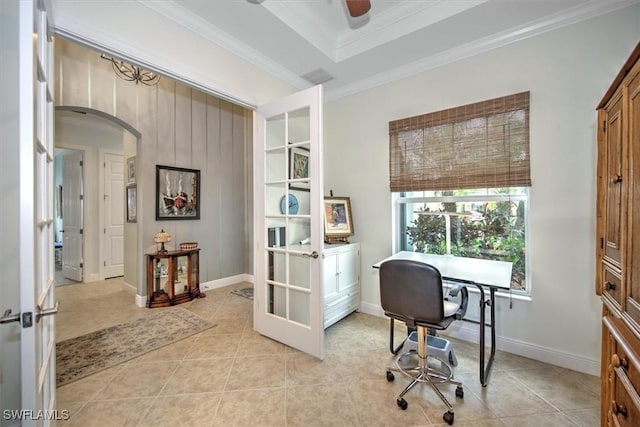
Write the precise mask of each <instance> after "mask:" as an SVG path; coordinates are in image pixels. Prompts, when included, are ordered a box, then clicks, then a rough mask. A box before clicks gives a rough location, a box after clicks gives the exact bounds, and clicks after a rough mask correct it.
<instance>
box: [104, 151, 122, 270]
mask: <svg viewBox="0 0 640 427" xmlns="http://www.w3.org/2000/svg"><path fill="white" fill-rule="evenodd" d="M103 231H104V240H103V246H102V248H103V255H104V278H105V279H108V278H110V277H118V276H123V275H124V162H123V159H122V155H121V154H111V153H105V154H104V230H103Z"/></svg>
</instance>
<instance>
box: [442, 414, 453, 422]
mask: <svg viewBox="0 0 640 427" xmlns="http://www.w3.org/2000/svg"><path fill="white" fill-rule="evenodd" d="M442 419H443V420H444V421H445V422H446V423H447V424H449V425H451V424H453V412H451V411H447V412H445V413H444V415H443V416H442Z"/></svg>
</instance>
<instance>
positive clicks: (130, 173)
mask: <svg viewBox="0 0 640 427" xmlns="http://www.w3.org/2000/svg"><path fill="white" fill-rule="evenodd" d="M135 183H136V156H133V157H129V158H128V159H127V184H135Z"/></svg>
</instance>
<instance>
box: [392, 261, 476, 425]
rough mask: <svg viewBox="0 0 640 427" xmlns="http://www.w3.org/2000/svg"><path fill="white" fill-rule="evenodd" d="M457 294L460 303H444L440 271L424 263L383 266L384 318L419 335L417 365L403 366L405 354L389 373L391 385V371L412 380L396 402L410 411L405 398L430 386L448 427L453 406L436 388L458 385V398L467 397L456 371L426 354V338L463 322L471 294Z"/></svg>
mask: <svg viewBox="0 0 640 427" xmlns="http://www.w3.org/2000/svg"><path fill="white" fill-rule="evenodd" d="M457 290H458V291H460V302H459V303H454V302H452V301H447V300H445V299H444V291H443V288H442V276H441V275H440V271H438V269H437V268H435V267H434V266H432V265H429V264H425V263H423V262H419V261H411V260H389V261H385V262H383V263H382V264H381V265H380V302H381V304H382V309H383V310H384V313H385V315H387V316H389V317H390V318H391V319H395V320H399V321H402V322H405V323H406V325H407V327H408V328H410V329H411V328H415V329H417V332H418V365H417V366H411V367H407V366H406V365H404V361H406V360H407V356H409V355H410V354H409V353H404V354H400V355H398V357H397V358H396V361H395V366H394V367H390V368H388V369H387V380H388V381H389V382H391V381H393V380H394V379H395V376H394V374H393V372H392V371H396V372H402V373H403V374H405V375H407V376H409V377H410V378H412V381H411V383H410V384H409V385H408V386H407V387H406V388H405V389H404V390H403V391H402V392H401V393H400V394H399V395H398V398H397V401H396V402H397V404H398V406H399V407H400V408H402V409H403V410H404V409H407V406H408V404H407V401H406V400H405V399H404V395H405V394H406V393H407V392H408V391H409V390H411V389H412V388H413V387H414V386H415V385H416V384H417V383H419V382H421V383H427V384H429V385H430V386H431V388H433V390H434V391H435V392H436V394H437V395H438V396H439V397H440V399H441V400H442V401H443V402H444V403H445V405H447V409H448V410H447V412H445V413H444V415H443V419H444V420H445V421H446V422H447V423H448V424H449V425H451V424H453V418H454V411H453V406H452V405H451V403H449V401H448V400H447V398H446V397H445V396H444V395H443V394H442V392H441V391H440V390H439V389H438V388H437V387H436V385H437V384H445V383H450V384H454V385H456V386H457V387H456V396H457V397H459V398H463V397H464V390H463V388H462V383H460V382H459V381H454V380H453V371H452V369H451V366H450V365H449V364H448V363H447V362H446V361H444V360H442V359H439V358H435V357H434V356H432V355H429V354H427V353H428V352H427V338H428V337H427V334H428V331H430V330H433V331H437V330H443V329H446V328H447V327H448V326H449V325H450V324H451V323H452V322H453V321H454V320H457V319H462V317H463V316H464V314H465V312H466V308H467V302H468V292H467V289H466V287H464V286H463V287H462V288H461V289H457ZM414 357H415V356H414ZM434 359H435V360H434ZM429 360H432V361H437V362H439V365H437V364H435V363H432V364H431V365H430V364H429ZM435 366H438V368H436V367H435Z"/></svg>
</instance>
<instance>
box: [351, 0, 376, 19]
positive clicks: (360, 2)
mask: <svg viewBox="0 0 640 427" xmlns="http://www.w3.org/2000/svg"><path fill="white" fill-rule="evenodd" d="M345 2H346V3H347V9H349V15H351V16H353V17H354V18H357V17H358V16H362V15H364V14H365V13H367V12H369V9H371V2H370V1H369V0H345Z"/></svg>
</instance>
